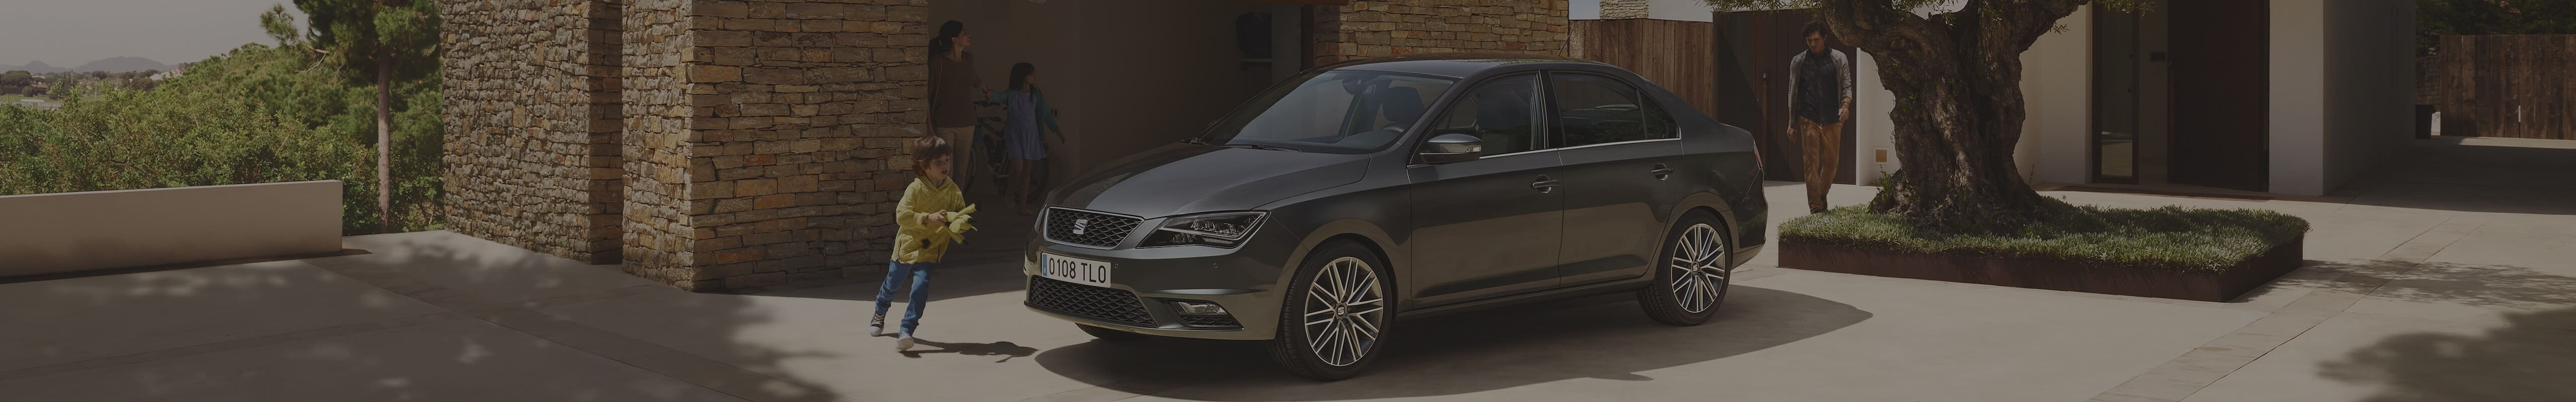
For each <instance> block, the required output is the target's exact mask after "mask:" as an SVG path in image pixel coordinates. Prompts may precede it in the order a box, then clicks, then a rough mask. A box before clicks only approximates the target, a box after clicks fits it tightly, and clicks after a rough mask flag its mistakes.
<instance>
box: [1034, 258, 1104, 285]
mask: <svg viewBox="0 0 2576 402" xmlns="http://www.w3.org/2000/svg"><path fill="white" fill-rule="evenodd" d="M1038 255H1039V258H1038V275H1039V276H1044V277H1046V278H1047V279H1054V280H1060V281H1065V282H1073V283H1079V284H1084V285H1091V286H1099V287H1104V288H1105V287H1109V262H1108V261H1093V260H1085V259H1080V258H1073V257H1066V256H1060V255H1055V254H1045V253H1040V254H1038Z"/></svg>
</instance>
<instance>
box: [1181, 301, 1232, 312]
mask: <svg viewBox="0 0 2576 402" xmlns="http://www.w3.org/2000/svg"><path fill="white" fill-rule="evenodd" d="M1172 309H1173V310H1179V311H1180V313H1181V315H1225V307H1220V306H1217V305H1216V303H1208V302H1192V301H1175V302H1172Z"/></svg>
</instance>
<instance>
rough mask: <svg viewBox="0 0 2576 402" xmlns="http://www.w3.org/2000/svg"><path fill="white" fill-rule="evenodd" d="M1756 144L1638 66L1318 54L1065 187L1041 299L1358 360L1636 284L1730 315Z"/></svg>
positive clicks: (1115, 323) (1671, 308)
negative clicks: (1487, 319) (1459, 322)
mask: <svg viewBox="0 0 2576 402" xmlns="http://www.w3.org/2000/svg"><path fill="white" fill-rule="evenodd" d="M1761 184H1762V173H1761V171H1760V167H1759V165H1757V164H1756V163H1755V156H1754V144H1753V137H1752V136H1751V135H1750V134H1748V133H1746V132H1745V131H1744V130H1742V129H1738V128H1735V127H1731V126H1727V125H1724V124H1719V123H1718V122H1717V121H1715V120H1711V119H1710V118H1709V117H1708V116H1707V115H1705V114H1703V113H1700V112H1699V111H1698V109H1695V108H1692V107H1691V106H1690V105H1689V104H1687V103H1684V102H1683V100H1682V99H1681V98H1679V97H1676V96H1674V95H1673V94H1672V93H1670V92H1667V91H1665V90H1664V89H1663V88H1661V87H1658V86H1656V85H1654V84H1653V83H1650V82H1647V81H1646V80H1644V79H1642V78H1639V77H1637V75H1636V74H1632V73H1629V72H1628V71H1626V70H1621V69H1619V68H1617V67H1612V66H1609V65H1604V64H1600V63H1593V62H1585V61H1575V60H1565V59H1548V58H1532V57H1531V56H1525V55H1507V56H1495V55H1427V56H1403V57H1396V58H1384V59H1372V60H1362V61H1355V62H1349V63H1343V64H1339V65H1334V66H1328V67H1322V68H1317V69H1315V70H1312V71H1308V72H1306V73H1304V74H1301V75H1299V76H1297V77H1295V78H1291V79H1289V80H1287V81H1285V82H1283V83H1281V84H1279V85H1278V86H1276V87H1273V88H1271V89H1270V90H1268V91H1267V92H1265V93H1263V94H1262V95H1260V96H1259V97H1257V98H1254V99H1253V100H1251V101H1250V102H1248V103H1246V104H1244V105H1243V106H1241V107H1239V108H1237V109H1236V110H1235V111H1234V112H1233V113H1231V114H1230V115H1228V116H1227V117H1225V118H1224V120H1221V121H1218V122H1217V124H1215V125H1213V126H1211V127H1210V128H1209V129H1208V131H1207V132H1205V133H1203V134H1201V135H1200V136H1198V137H1196V138H1192V139H1190V140H1186V141H1182V142H1181V143H1175V144H1171V145H1167V146H1163V147H1160V148H1156V149H1154V150H1151V151H1148V152H1144V153H1141V154H1139V155H1135V156H1132V157H1128V158H1126V159H1123V160H1120V161H1116V162H1112V163H1110V164H1108V165H1106V167H1104V168H1102V169H1099V170H1096V171H1092V172H1090V173H1087V174H1085V175H1083V177H1081V178H1078V179H1075V180H1073V181H1072V182H1070V183H1068V184H1067V185H1065V186H1063V187H1062V188H1061V189H1059V190H1057V191H1056V192H1055V193H1053V194H1050V195H1049V196H1048V205H1049V207H1048V208H1047V209H1046V212H1045V215H1044V216H1043V217H1042V218H1041V219H1039V220H1038V225H1039V226H1040V227H1039V228H1038V229H1039V232H1041V233H1045V235H1044V236H1043V238H1040V239H1037V240H1034V241H1032V242H1031V244H1030V245H1029V251H1028V254H1027V260H1026V262H1027V267H1026V271H1027V273H1028V276H1029V279H1028V281H1029V292H1028V300H1027V305H1028V306H1029V308H1031V309H1034V310H1036V311H1038V312H1041V313H1045V314H1048V315H1051V316H1055V317H1058V318H1062V319H1065V320H1068V321H1073V322H1075V323H1077V324H1080V326H1081V327H1082V329H1083V331H1086V332H1089V333H1090V334H1092V335H1093V336H1096V337H1099V338H1102V339H1104V340H1124V339H1130V338H1144V336H1140V335H1139V334H1142V335H1154V336H1167V337H1184V338H1206V339H1234V340H1260V341H1266V343H1267V344H1268V345H1269V346H1268V347H1269V349H1270V351H1271V355H1272V356H1273V357H1274V358H1276V359H1277V360H1278V361H1279V363H1280V364H1281V365H1283V366H1284V367H1285V368H1287V369H1288V371H1290V372H1293V373H1296V374H1298V375H1302V376H1306V377H1311V378H1317V379H1328V380H1329V379H1341V378H1348V377H1350V376H1352V375H1355V374H1358V373H1359V371H1360V370H1361V368H1363V367H1365V366H1367V365H1369V364H1370V362H1371V361H1373V360H1375V359H1376V358H1377V357H1378V355H1379V354H1380V352H1381V350H1382V349H1383V348H1384V347H1385V346H1384V345H1385V342H1383V340H1384V339H1386V337H1388V336H1390V335H1392V334H1396V333H1400V332H1401V331H1403V330H1402V327H1403V325H1402V323H1400V322H1398V321H1402V320H1406V319H1412V318H1419V317H1425V316H1432V315H1439V314H1445V313H1454V312H1461V311H1469V310H1478V309H1486V308H1497V307H1507V306H1512V305H1519V304H1524V303H1530V302H1536V301H1542V300H1549V299H1559V298H1570V297H1580V296H1588V295H1598V294H1605V293H1615V292H1635V293H1636V294H1637V298H1638V301H1639V304H1641V305H1643V306H1644V309H1645V312H1646V315H1647V316H1649V317H1652V318H1653V319H1655V320H1656V321H1661V322H1664V323H1667V324H1673V325H1697V324H1700V323H1703V322H1707V321H1708V319H1709V317H1710V316H1711V315H1712V313H1714V312H1715V311H1716V310H1717V307H1718V305H1719V304H1720V303H1721V302H1723V301H1724V300H1725V297H1726V290H1727V281H1728V277H1729V272H1730V271H1731V270H1732V269H1733V268H1734V267H1735V266H1737V265H1740V264H1743V263H1744V262H1745V261H1747V260H1750V259H1752V257H1753V255H1754V254H1755V253H1758V252H1760V251H1761V250H1762V246H1763V244H1764V241H1763V240H1764V239H1763V231H1764V230H1763V229H1764V227H1763V225H1764V224H1765V222H1766V220H1765V216H1764V214H1765V213H1766V211H1765V207H1764V201H1763V197H1762V188H1761Z"/></svg>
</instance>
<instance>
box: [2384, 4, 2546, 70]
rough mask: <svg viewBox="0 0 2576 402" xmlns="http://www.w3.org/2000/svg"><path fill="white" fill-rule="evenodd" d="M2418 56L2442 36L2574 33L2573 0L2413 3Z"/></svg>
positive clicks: (2434, 50) (2434, 48)
mask: <svg viewBox="0 0 2576 402" xmlns="http://www.w3.org/2000/svg"><path fill="white" fill-rule="evenodd" d="M2415 24H2416V27H2415V36H2416V38H2415V41H2416V44H2417V46H2419V49H2418V55H2422V56H2430V55H2433V54H2436V53H2439V52H2440V49H2437V48H2438V47H2439V42H2440V40H2441V38H2442V36H2443V35H2564V34H2576V0H2415Z"/></svg>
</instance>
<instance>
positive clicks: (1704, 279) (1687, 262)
mask: <svg viewBox="0 0 2576 402" xmlns="http://www.w3.org/2000/svg"><path fill="white" fill-rule="evenodd" d="M1675 241H1678V242H1681V243H1680V244H1678V245H1677V246H1679V247H1674V250H1673V257H1672V258H1673V259H1672V261H1671V262H1670V263H1668V264H1666V267H1667V269H1671V270H1673V272H1672V274H1673V275H1672V278H1673V280H1672V283H1671V284H1670V285H1671V286H1672V290H1673V291H1672V294H1673V301H1675V302H1677V303H1676V304H1680V305H1681V308H1682V311H1687V312H1690V313H1691V314H1699V313H1701V312H1706V311H1708V309H1709V308H1712V307H1716V306H1717V302H1718V299H1719V298H1721V297H1724V296H1725V295H1726V288H1725V286H1726V275H1727V271H1726V262H1727V261H1726V247H1725V246H1724V245H1723V244H1721V243H1720V242H1719V241H1718V237H1717V228H1715V227H1710V226H1709V225H1708V224H1697V225H1691V227H1690V229H1689V230H1685V231H1682V236H1681V238H1680V239H1676V240H1675Z"/></svg>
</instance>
